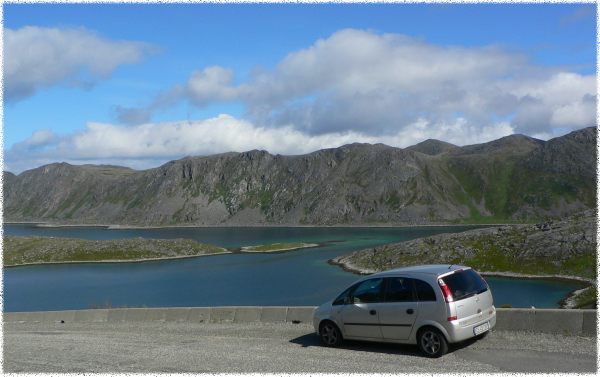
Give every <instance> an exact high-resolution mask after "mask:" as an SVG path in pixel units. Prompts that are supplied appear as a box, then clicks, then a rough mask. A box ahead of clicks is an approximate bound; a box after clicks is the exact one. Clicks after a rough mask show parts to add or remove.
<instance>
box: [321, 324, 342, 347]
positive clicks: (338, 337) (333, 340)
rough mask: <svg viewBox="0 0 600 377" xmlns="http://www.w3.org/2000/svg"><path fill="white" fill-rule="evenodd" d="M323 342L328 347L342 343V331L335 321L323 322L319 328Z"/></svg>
mask: <svg viewBox="0 0 600 377" xmlns="http://www.w3.org/2000/svg"><path fill="white" fill-rule="evenodd" d="M319 335H320V336H321V343H323V344H324V345H325V346H327V347H337V346H339V345H340V344H342V333H341V332H340V330H339V329H338V328H337V326H336V325H335V324H333V322H329V321H328V322H323V323H322V324H321V327H320V328H319Z"/></svg>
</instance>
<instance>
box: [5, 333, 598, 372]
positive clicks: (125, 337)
mask: <svg viewBox="0 0 600 377" xmlns="http://www.w3.org/2000/svg"><path fill="white" fill-rule="evenodd" d="M596 357H597V356H596V339H594V338H582V337H565V336H558V335H547V334H530V333H514V332H500V331H495V332H493V333H492V334H490V335H489V336H488V337H487V338H485V339H483V340H481V341H478V342H474V343H473V342H471V343H467V344H463V345H461V346H460V347H457V348H454V349H453V351H452V352H451V353H449V354H448V355H446V356H444V357H442V358H441V359H428V358H425V357H422V356H421V355H420V354H419V352H418V350H417V348H416V347H414V346H406V345H396V344H378V343H364V342H346V343H345V344H344V345H343V347H341V348H338V349H332V348H325V347H322V346H320V344H319V340H318V337H317V336H316V335H314V333H313V329H312V327H311V326H310V325H308V324H288V323H280V324H264V323H247V324H194V323H186V322H182V323H161V322H148V323H64V324H61V323H50V324H47V323H46V324H42V323H37V324H36V323H5V324H4V371H5V372H34V373H38V372H51V373H54V372H75V373H83V372H109V373H114V372H146V373H148V372H193V373H250V372H261V373H266V372H272V373H296V372H304V373H316V372H323V373H409V372H410V373H419V372H423V373H467V372H488V373H492V372H500V371H523V372H532V371H537V372H589V373H591V372H594V371H595V370H596Z"/></svg>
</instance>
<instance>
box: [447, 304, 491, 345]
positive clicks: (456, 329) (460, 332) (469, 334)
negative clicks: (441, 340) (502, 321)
mask: <svg viewBox="0 0 600 377" xmlns="http://www.w3.org/2000/svg"><path fill="white" fill-rule="evenodd" d="M461 322H463V321H461V320H455V321H450V322H448V323H447V325H446V326H444V327H445V328H446V331H447V332H448V342H450V343H456V342H461V341H463V340H467V339H470V338H473V337H475V336H476V334H475V332H474V329H475V328H476V327H478V326H481V325H483V324H485V323H486V322H489V324H490V328H489V330H488V331H491V330H492V329H493V328H494V326H496V310H495V309H494V311H493V313H492V314H491V315H489V316H487V317H486V318H481V319H480V320H477V321H476V322H472V321H468V322H467V324H464V323H462V324H461ZM469 322H472V323H469Z"/></svg>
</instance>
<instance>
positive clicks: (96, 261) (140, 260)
mask: <svg viewBox="0 0 600 377" xmlns="http://www.w3.org/2000/svg"><path fill="white" fill-rule="evenodd" d="M225 254H235V253H234V252H233V251H231V250H226V251H223V252H221V253H210V254H198V255H178V256H175V257H158V258H143V259H107V260H91V261H61V262H34V263H21V264H8V265H6V264H3V265H2V267H5V268H15V267H24V266H43V265H47V264H93V263H111V264H112V263H144V262H160V261H165V260H172V259H185V258H200V257H213V256H215V255H225Z"/></svg>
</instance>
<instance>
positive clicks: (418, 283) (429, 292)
mask: <svg viewBox="0 0 600 377" xmlns="http://www.w3.org/2000/svg"><path fill="white" fill-rule="evenodd" d="M415 288H416V291H417V297H418V298H419V301H435V300H436V299H435V292H434V291H433V288H432V287H431V285H429V283H426V282H424V281H423V280H419V279H415Z"/></svg>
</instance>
